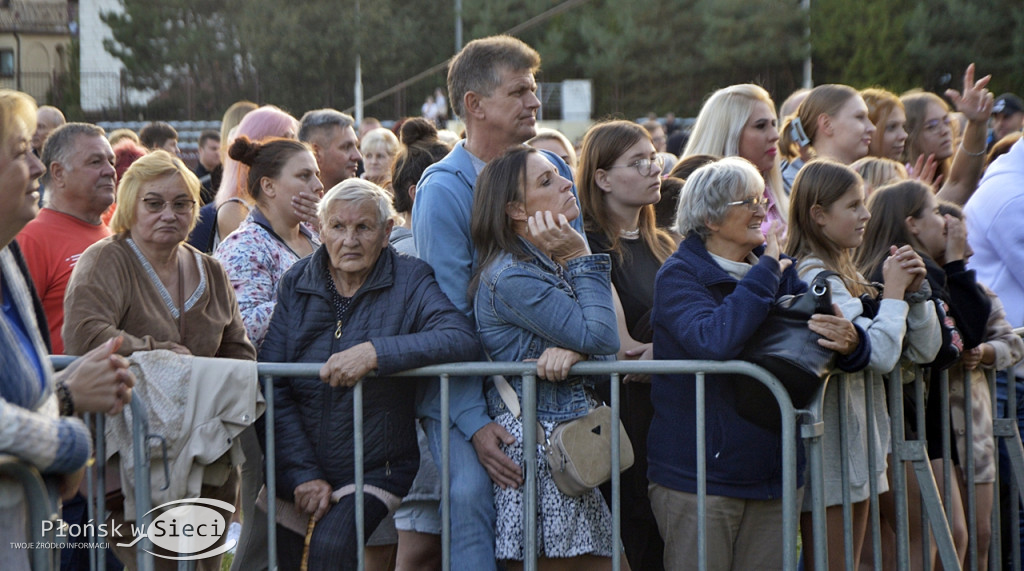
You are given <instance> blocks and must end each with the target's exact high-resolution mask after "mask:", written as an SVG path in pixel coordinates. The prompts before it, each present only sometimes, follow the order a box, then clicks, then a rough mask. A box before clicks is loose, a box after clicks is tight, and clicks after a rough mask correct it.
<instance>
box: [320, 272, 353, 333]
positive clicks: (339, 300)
mask: <svg viewBox="0 0 1024 571" xmlns="http://www.w3.org/2000/svg"><path fill="white" fill-rule="evenodd" d="M324 272H325V273H326V274H327V288H328V289H329V290H330V291H331V301H332V303H333V305H334V315H335V317H336V318H337V320H338V325H337V327H335V329H334V338H335V339H341V325H342V319H343V318H344V317H345V312H346V311H348V306H349V304H351V303H352V298H351V297H345V296H343V295H341V294H340V293H338V286H337V285H336V284H335V283H334V276H332V275H331V271H330V270H328V269H326V268H325V269H324Z"/></svg>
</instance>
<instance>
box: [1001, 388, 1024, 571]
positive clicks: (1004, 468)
mask: <svg viewBox="0 0 1024 571" xmlns="http://www.w3.org/2000/svg"><path fill="white" fill-rule="evenodd" d="M1016 391H1017V394H1016V395H1015V396H1016V400H1017V429H1018V430H1019V431H1020V432H1021V433H1024V382H1022V381H1021V380H1020V379H1018V380H1017V383H1016ZM1008 392H1009V390H1008V388H1007V383H1006V373H1005V372H1000V373H998V374H996V407H997V410H996V412H997V413H998V416H999V418H1003V417H1005V416H1006V410H1007V408H1009V407H1008V405H1007V393H1008ZM1011 470H1012V469H1011V467H1010V457H1009V455H1008V454H1007V452H1006V445H1005V444H1004V443H1003V442H1002V440H1000V442H999V487H1000V513H1001V514H1002V519H1003V521H1002V526H1001V527H1002V536H1003V558H1004V559H1003V561H1004V562H1005V561H1009V560H1010V557H1011V556H1010V553H1012V551H1010V550H1011V549H1012V547H1011V546H1012V545H1013V543H1011V541H1012V538H1010V536H1009V534H1010V532H1011V527H1010V522H1011V520H1009V519H1008V517H1012V516H1011V515H1010V514H1012V513H1014V512H1016V514H1017V517H1018V521H1019V522H1020V530H1021V537H1019V538H1017V539H1018V542H1019V544H1020V548H1021V549H1020V550H1021V556H1022V557H1024V510H1018V509H1014V508H1015V507H1016V506H1018V502H1017V500H1016V498H1011V497H1009V496H1008V494H1009V482H1010V478H1012V473H1011ZM1011 510H1012V511H1011Z"/></svg>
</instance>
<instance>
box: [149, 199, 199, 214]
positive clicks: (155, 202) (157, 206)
mask: <svg viewBox="0 0 1024 571" xmlns="http://www.w3.org/2000/svg"><path fill="white" fill-rule="evenodd" d="M168 204H170V205H171V212H173V213H175V214H188V213H189V212H192V209H193V208H195V206H196V201H195V200H184V199H182V200H172V201H170V202H168V201H166V200H160V199H157V198H144V199H142V206H143V207H144V208H145V209H146V212H149V213H150V214H157V213H159V212H163V210H164V207H165V206H167V205H168Z"/></svg>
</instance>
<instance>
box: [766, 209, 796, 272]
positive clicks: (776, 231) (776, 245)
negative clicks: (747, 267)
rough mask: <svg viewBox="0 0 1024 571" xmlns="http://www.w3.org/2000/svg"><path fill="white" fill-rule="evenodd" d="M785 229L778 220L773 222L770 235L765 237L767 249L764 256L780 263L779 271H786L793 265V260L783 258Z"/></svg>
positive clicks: (769, 231)
mask: <svg viewBox="0 0 1024 571" xmlns="http://www.w3.org/2000/svg"><path fill="white" fill-rule="evenodd" d="M785 232H786V231H785V229H784V228H783V227H782V223H781V222H779V221H778V220H775V221H773V222H772V225H771V226H770V227H769V228H768V235H767V236H765V249H764V255H765V256H770V257H772V258H774V259H776V260H778V262H779V271H782V272H784V271H786V268H788V267H789V266H791V265H793V260H791V259H789V258H782V257H781V254H782V247H781V246H780V243H781V242H782V235H783V234H785Z"/></svg>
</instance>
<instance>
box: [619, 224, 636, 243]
mask: <svg viewBox="0 0 1024 571" xmlns="http://www.w3.org/2000/svg"><path fill="white" fill-rule="evenodd" d="M619 237H620V238H625V239H627V240H636V239H637V238H639V237H640V227H639V226H638V227H636V228H634V229H632V230H619Z"/></svg>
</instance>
